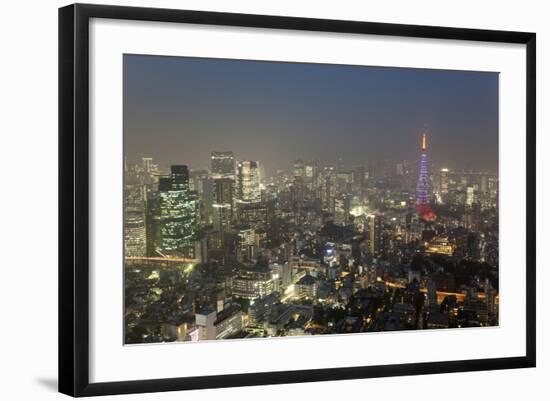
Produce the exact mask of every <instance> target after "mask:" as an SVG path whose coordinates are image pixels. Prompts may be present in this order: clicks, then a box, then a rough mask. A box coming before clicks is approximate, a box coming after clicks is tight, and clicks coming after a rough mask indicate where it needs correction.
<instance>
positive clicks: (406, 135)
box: [123, 55, 499, 344]
mask: <svg viewBox="0 0 550 401" xmlns="http://www.w3.org/2000/svg"><path fill="white" fill-rule="evenodd" d="M498 96H499V93H498V74H497V73H488V72H473V71H441V70H425V69H404V68H383V67H365V66H340V65H325V64H305V63H285V62H263V61H246V60H223V59H202V58H185V57H160V56H139V55H125V56H124V105H123V108H124V150H125V161H124V205H123V207H124V238H123V246H124V286H125V310H124V314H125V316H124V319H125V333H124V337H125V343H126V344H141V343H158V342H185V341H205V340H219V339H246V338H262V337H284V336H309V335H320V334H346V333H347V334H349V333H367V332H385V331H398V330H427V329H449V328H455V329H459V328H463V327H479V328H481V327H486V326H498V324H499V318H498V317H499V308H498V306H499V291H498V289H499V260H498V255H499V218H498V216H499V211H498V201H499V179H498Z"/></svg>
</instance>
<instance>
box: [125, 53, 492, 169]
mask: <svg viewBox="0 0 550 401" xmlns="http://www.w3.org/2000/svg"><path fill="white" fill-rule="evenodd" d="M422 132H427V134H428V149H429V155H430V159H431V162H432V163H433V164H436V165H439V166H445V167H449V168H453V169H466V170H470V169H473V170H486V171H491V172H497V171H498V73H489V72H465V71H448V70H426V69H409V68H406V69H405V68H388V67H364V66H343V65H327V64H309V63H286V62H266V61H247V60H225V59H204V58H188V57H164V56H140V55H124V147H125V155H127V156H128V159H129V161H130V162H132V161H136V160H138V159H139V158H141V157H152V158H153V159H154V160H155V162H157V163H159V164H160V165H161V167H163V168H166V167H167V166H168V165H170V164H186V165H188V166H189V167H190V168H193V169H201V168H208V167H209V161H210V152H211V151H216V150H217V151H223V150H230V151H233V152H234V153H235V156H236V157H237V158H238V159H250V160H259V161H261V162H262V164H263V165H264V167H265V169H266V171H267V172H269V173H273V172H274V171H276V170H279V169H285V170H288V169H290V168H291V166H292V163H293V162H294V160H296V159H303V160H318V161H319V163H320V164H321V165H323V164H336V162H337V160H338V158H343V160H344V164H345V167H346V168H353V167H354V166H358V165H364V164H365V162H370V163H373V162H379V161H383V160H395V161H399V160H408V161H414V160H416V159H417V158H418V154H419V148H420V146H419V145H420V136H421V133H422Z"/></svg>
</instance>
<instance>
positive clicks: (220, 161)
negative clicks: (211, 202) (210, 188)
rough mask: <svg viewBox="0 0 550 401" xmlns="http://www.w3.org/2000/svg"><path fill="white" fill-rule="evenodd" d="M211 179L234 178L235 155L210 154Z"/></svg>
mask: <svg viewBox="0 0 550 401" xmlns="http://www.w3.org/2000/svg"><path fill="white" fill-rule="evenodd" d="M210 171H211V173H212V178H214V179H216V178H233V179H234V178H235V155H234V154H233V152H230V151H225V152H212V153H211V154H210Z"/></svg>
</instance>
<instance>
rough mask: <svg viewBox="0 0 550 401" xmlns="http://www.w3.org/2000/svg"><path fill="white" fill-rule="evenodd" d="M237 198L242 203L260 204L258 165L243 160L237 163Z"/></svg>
mask: <svg viewBox="0 0 550 401" xmlns="http://www.w3.org/2000/svg"><path fill="white" fill-rule="evenodd" d="M237 197H238V199H239V200H240V201H242V202H260V201H261V198H262V193H261V189H260V163H259V162H257V161H252V160H243V161H239V162H238V163H237Z"/></svg>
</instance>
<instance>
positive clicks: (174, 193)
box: [158, 166, 198, 255]
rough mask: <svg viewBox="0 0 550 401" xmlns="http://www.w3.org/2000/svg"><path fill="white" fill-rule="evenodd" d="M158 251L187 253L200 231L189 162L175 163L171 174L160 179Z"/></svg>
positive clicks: (169, 253) (176, 253)
mask: <svg viewBox="0 0 550 401" xmlns="http://www.w3.org/2000/svg"><path fill="white" fill-rule="evenodd" d="M158 209H159V213H160V216H159V225H160V233H159V234H160V244H159V245H160V246H159V248H160V249H159V251H160V253H161V254H164V255H184V254H186V252H187V248H188V247H189V246H191V245H193V243H194V241H195V240H196V234H197V209H198V205H197V199H196V196H195V194H194V193H192V192H191V191H190V189H189V171H188V169H187V166H172V167H171V170H170V176H169V177H161V179H160V180H159V208H158Z"/></svg>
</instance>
